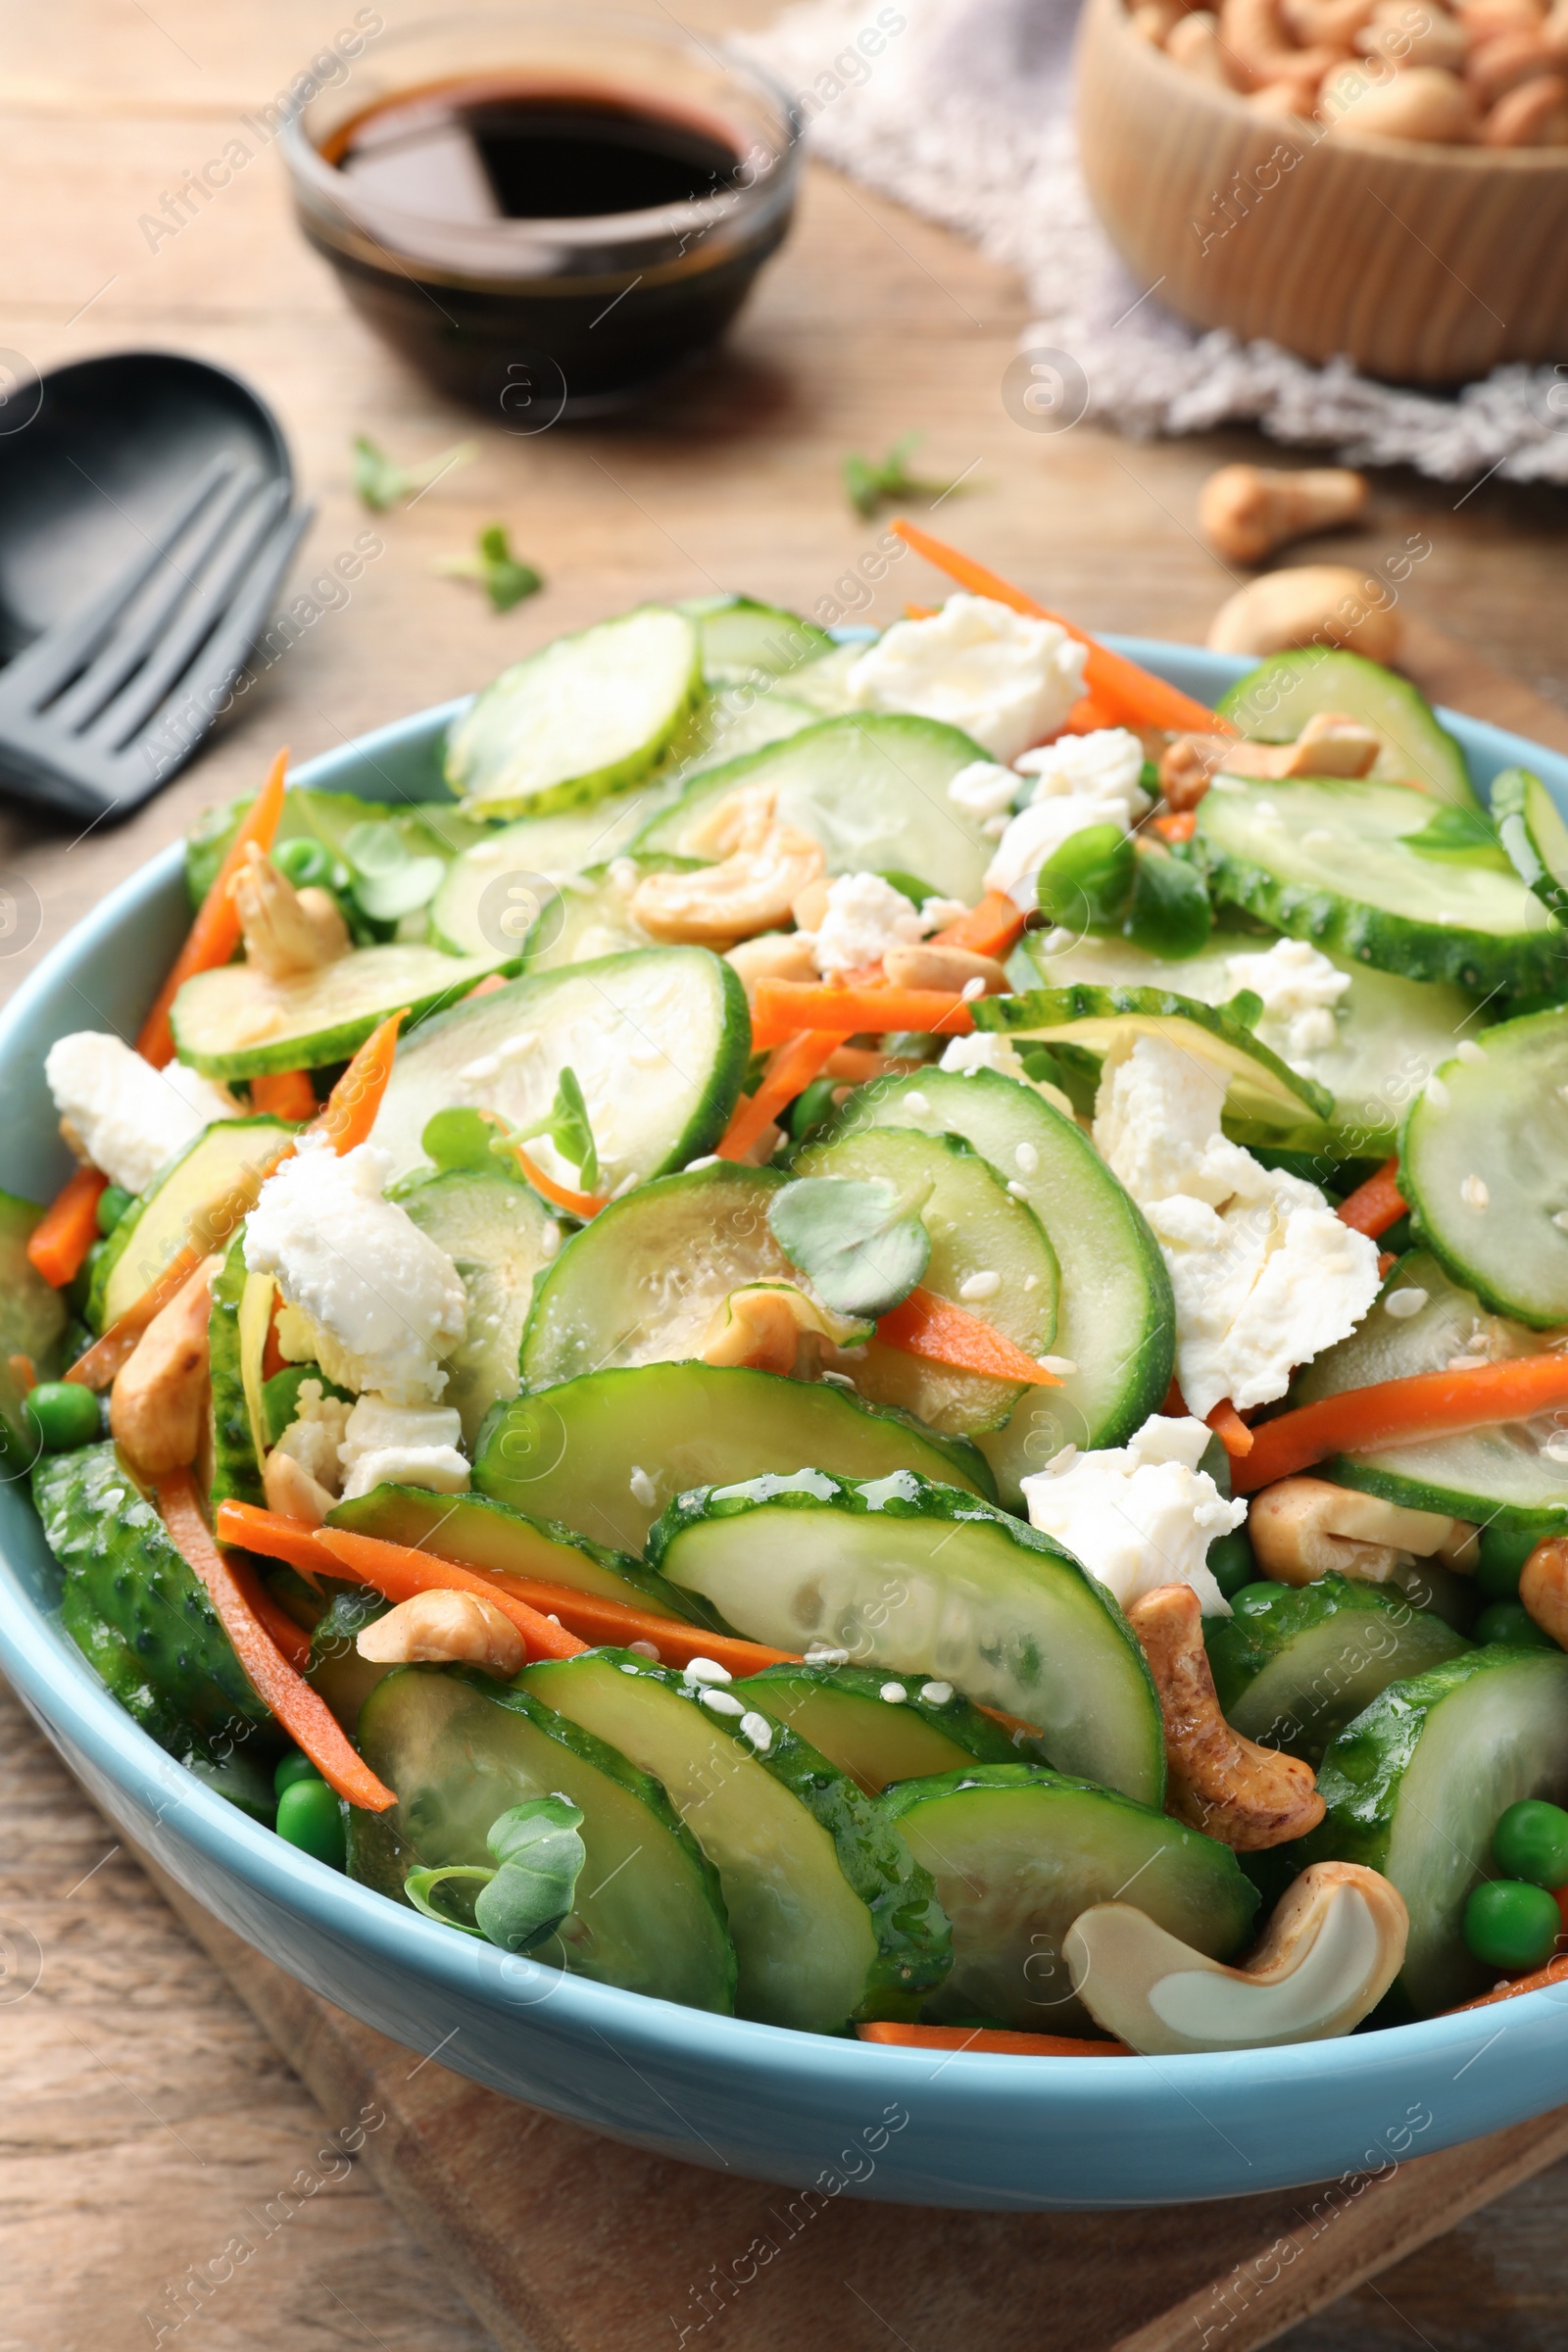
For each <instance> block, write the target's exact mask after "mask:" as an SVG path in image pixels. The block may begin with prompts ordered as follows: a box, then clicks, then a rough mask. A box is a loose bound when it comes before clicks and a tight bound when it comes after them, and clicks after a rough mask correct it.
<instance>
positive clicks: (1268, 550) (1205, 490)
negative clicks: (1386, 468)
mask: <svg viewBox="0 0 1568 2352" xmlns="http://www.w3.org/2000/svg"><path fill="white" fill-rule="evenodd" d="M1367 496H1368V492H1367V479H1366V475H1365V474H1364V473H1355V472H1352V471H1351V469H1350V468H1349V467H1348V466H1307V467H1304V468H1303V469H1302V470H1301V471H1300V472H1298V473H1287V472H1282V471H1281V470H1280V469H1279V468H1278V467H1276V466H1221V467H1220V468H1219V471H1218V472H1217V473H1211V474H1210V475H1209V477H1208V479H1207V481H1206V482H1205V483H1204V484H1203V487H1202V489H1201V491H1200V492H1199V497H1198V519H1199V521H1200V523H1201V525H1202V528H1203V533H1204V536H1205V537H1206V538H1207V540H1208V542H1209V544H1210V546H1212V547H1214V548H1216V549H1217V550H1218V552H1219V553H1220V554H1221V555H1222V556H1224V557H1226V558H1227V559H1228V561H1229V562H1231V563H1232V564H1261V563H1262V562H1263V560H1264V558H1265V557H1267V556H1271V555H1272V554H1273V553H1274V550H1275V549H1276V548H1277V547H1283V546H1284V545H1285V543H1286V541H1287V540H1290V539H1303V538H1306V537H1307V536H1308V535H1309V534H1310V533H1311V532H1313V531H1332V530H1337V529H1339V528H1340V526H1341V525H1342V524H1344V523H1351V522H1359V521H1360V519H1361V517H1362V515H1364V514H1365V513H1366V504H1367Z"/></svg>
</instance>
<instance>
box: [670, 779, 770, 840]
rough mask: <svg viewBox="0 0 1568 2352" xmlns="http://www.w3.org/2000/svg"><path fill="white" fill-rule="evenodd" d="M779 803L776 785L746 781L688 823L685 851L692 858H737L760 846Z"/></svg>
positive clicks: (724, 794)
mask: <svg viewBox="0 0 1568 2352" xmlns="http://www.w3.org/2000/svg"><path fill="white" fill-rule="evenodd" d="M777 805H778V787H777V785H776V784H746V785H742V786H740V787H739V788H738V789H737V790H736V791H734V792H724V793H720V795H719V797H718V799H717V800H716V801H714V802H713V803H712V805H711V808H709V809H707V810H706V811H705V812H703V813H702V814H700V815H699V816H697V817H696V818H695V819H694V821H693V822H692V823H691V824H690V825H688V826H687V828H686V832H685V834H684V836H683V838H682V841H681V849H682V852H683V853H684V855H685V856H686V857H688V858H733V857H734V856H735V855H736V853H737V852H738V851H742V850H757V849H760V847H761V845H762V843H763V841H764V840H765V839H766V837H767V833H768V831H769V829H770V827H771V825H772V822H773V813H774V810H775V809H776V808H777Z"/></svg>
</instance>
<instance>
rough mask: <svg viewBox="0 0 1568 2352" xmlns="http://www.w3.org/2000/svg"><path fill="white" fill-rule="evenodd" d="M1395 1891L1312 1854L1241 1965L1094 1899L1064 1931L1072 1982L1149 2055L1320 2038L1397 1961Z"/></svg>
mask: <svg viewBox="0 0 1568 2352" xmlns="http://www.w3.org/2000/svg"><path fill="white" fill-rule="evenodd" d="M1409 1933H1410V1919H1409V1914H1408V1912H1407V1911H1406V1910H1405V1907H1404V1901H1403V1898H1402V1897H1401V1895H1400V1894H1399V1891H1398V1889H1397V1887H1395V1886H1393V1885H1392V1884H1391V1883H1390V1881H1389V1880H1387V1879H1386V1878H1384V1877H1382V1875H1381V1874H1380V1873H1379V1872H1377V1871H1375V1870H1365V1869H1363V1868H1362V1867H1361V1865H1360V1864H1359V1863H1355V1862H1314V1863H1312V1865H1311V1866H1310V1868H1308V1869H1306V1870H1303V1871H1302V1873H1301V1875H1300V1877H1299V1879H1297V1880H1296V1881H1295V1882H1294V1883H1293V1885H1292V1886H1291V1887H1289V1888H1288V1889H1287V1891H1286V1893H1285V1895H1284V1896H1283V1897H1282V1899H1281V1900H1280V1902H1279V1903H1277V1904H1276V1906H1275V1908H1274V1912H1273V1916H1272V1917H1271V1918H1270V1920H1269V1923H1268V1932H1267V1934H1266V1935H1265V1936H1264V1937H1263V1940H1262V1942H1261V1943H1260V1944H1258V1946H1257V1948H1256V1950H1255V1951H1254V1952H1253V1953H1252V1955H1251V1957H1250V1959H1249V1960H1248V1961H1247V1962H1246V1964H1245V1966H1243V1967H1241V1968H1227V1967H1226V1966H1225V1965H1224V1964H1223V1962H1221V1961H1218V1960H1211V1959H1209V1958H1208V1956H1207V1954H1206V1953H1203V1952H1197V1951H1194V1950H1193V1948H1192V1946H1191V1945H1190V1944H1186V1943H1183V1942H1181V1941H1180V1940H1179V1938H1178V1937H1176V1936H1172V1935H1170V1934H1169V1933H1168V1932H1167V1931H1166V1930H1165V1929H1164V1928H1161V1927H1158V1926H1156V1925H1155V1923H1154V1921H1153V1920H1152V1919H1151V1918H1150V1917H1149V1915H1148V1913H1147V1912H1145V1911H1139V1910H1137V1909H1135V1908H1134V1906H1133V1905H1132V1904H1131V1903H1096V1904H1095V1905H1094V1907H1093V1909H1091V1910H1088V1911H1085V1912H1082V1913H1081V1914H1080V1915H1079V1917H1078V1918H1077V1919H1076V1920H1075V1921H1074V1922H1073V1924H1072V1926H1071V1927H1070V1928H1069V1929H1068V1931H1067V1934H1066V1936H1065V1938H1064V1939H1063V1942H1062V1947H1061V1948H1062V1956H1063V1958H1064V1959H1065V1960H1066V1963H1067V1971H1068V1974H1069V1976H1070V1977H1071V1979H1072V1986H1073V1990H1074V1991H1075V1992H1076V1993H1077V1995H1078V1998H1079V1999H1080V2000H1081V2001H1082V2002H1083V2004H1084V2006H1085V2008H1086V2009H1088V2011H1089V2012H1090V2014H1091V2016H1092V2017H1093V2018H1094V2019H1095V2020H1096V2022H1097V2024H1099V2025H1102V2026H1103V2027H1104V2028H1105V2029H1106V2031H1107V2032H1108V2033H1111V2034H1115V2035H1116V2036H1117V2037H1118V2038H1119V2039H1120V2040H1122V2041H1124V2042H1126V2043H1127V2045H1128V2047H1129V2048H1130V2049H1134V2050H1139V2051H1142V2052H1143V2053H1145V2055H1147V2056H1149V2057H1174V2056H1177V2055H1179V2054H1180V2053H1181V2052H1183V2051H1187V2050H1255V2049H1262V2048H1265V2047H1270V2048H1276V2047H1278V2046H1280V2045H1281V2044H1283V2043H1286V2042H1294V2041H1328V2040H1333V2039H1335V2038H1337V2037H1338V2036H1339V2035H1341V2034H1348V2033H1350V2032H1351V2031H1352V2030H1353V2029H1354V2028H1355V2027H1356V2026H1358V2025H1359V2024H1360V2022H1361V2020H1362V2018H1364V2017H1367V2016H1370V2014H1371V2012H1372V2011H1373V2010H1374V2009H1375V2008H1376V2007H1377V2005H1378V2003H1379V2001H1380V2000H1382V1998H1383V1996H1384V1994H1385V1993H1386V1992H1387V1991H1388V1989H1389V1987H1390V1985H1392V1984H1393V1983H1394V1980H1395V1978H1396V1977H1397V1975H1398V1973H1399V1970H1400V1969H1401V1967H1402V1966H1403V1965H1404V1950H1405V1944H1406V1941H1407V1940H1408V1937H1409Z"/></svg>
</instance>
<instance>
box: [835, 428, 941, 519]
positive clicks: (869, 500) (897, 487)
mask: <svg viewBox="0 0 1568 2352" xmlns="http://www.w3.org/2000/svg"><path fill="white" fill-rule="evenodd" d="M919 438H920V436H919V434H918V433H906V434H905V435H904V436H903V438H902V439H901V440H898V441H895V442H894V444H893V447H892V448H891V449H890V450H889V451H888V454H887V456H886V457H885V458H884V459H883V460H882V463H881V464H880V465H879V466H877V465H873V464H872V463H871V461H870V460H869V459H867V458H862V457H861V456H860V454H859V452H858V450H856V451H852V452H851V454H850V455H849V457H847V458H846V459H845V461H844V490H845V495H846V497H847V498H848V499H849V502H850V504H851V506H852V507H853V508H854V509H855V512H856V513H857V515H864V516H865V518H866V520H867V521H868V522H869V521H870V520H871V519H872V517H873V516H874V515H875V514H876V512H877V510H878V508H880V507H882V506H897V505H898V504H899V503H900V502H901V501H902V500H904V499H908V498H926V497H935V498H940V497H942V496H943V495H945V493H946V492H947V491H949V490H956V488H957V486H958V485H957V483H956V482H927V481H922V480H921V479H920V477H919V476H918V475H917V474H912V473H911V472H910V471H909V457H910V453H911V452H912V451H913V449H914V448H915V446H916V444H917V443H918V441H919Z"/></svg>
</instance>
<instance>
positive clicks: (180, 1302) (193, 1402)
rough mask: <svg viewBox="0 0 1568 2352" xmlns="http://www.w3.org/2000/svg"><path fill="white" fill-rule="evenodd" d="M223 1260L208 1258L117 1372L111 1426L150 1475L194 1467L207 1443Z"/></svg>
mask: <svg viewBox="0 0 1568 2352" xmlns="http://www.w3.org/2000/svg"><path fill="white" fill-rule="evenodd" d="M221 1262H222V1261H221V1259H220V1258H217V1257H209V1258H206V1259H204V1260H203V1262H202V1264H201V1265H199V1266H198V1267H197V1269H196V1271H195V1273H194V1274H192V1275H191V1277H190V1279H189V1281H188V1282H186V1283H184V1284H183V1285H182V1286H181V1288H180V1289H179V1290H177V1291H176V1292H175V1293H174V1296H173V1297H172V1299H170V1301H169V1304H168V1305H167V1306H165V1307H163V1308H161V1309H160V1311H159V1312H158V1313H157V1314H156V1315H154V1317H153V1319H152V1321H151V1322H150V1323H149V1324H148V1326H147V1328H146V1330H145V1331H144V1332H143V1333H142V1335H141V1338H140V1339H139V1340H138V1341H137V1342H136V1345H135V1347H134V1348H133V1349H132V1350H131V1352H130V1354H129V1355H128V1356H127V1357H126V1359H125V1361H124V1362H123V1364H122V1365H121V1367H120V1370H119V1372H118V1373H117V1374H116V1375H115V1385H114V1388H113V1390H112V1391H111V1394H110V1398H109V1426H110V1429H111V1430H112V1431H113V1432H114V1436H115V1441H116V1443H117V1445H118V1446H120V1447H121V1449H122V1451H123V1453H124V1454H125V1455H126V1457H127V1458H128V1459H129V1461H130V1462H131V1463H132V1464H133V1465H134V1467H135V1468H136V1469H137V1470H139V1471H140V1472H141V1473H142V1475H143V1476H144V1477H146V1478H161V1477H162V1476H163V1474H164V1472H165V1471H166V1470H182V1469H184V1468H186V1467H187V1466H188V1465H189V1464H190V1463H191V1462H193V1461H194V1460H195V1459H196V1455H197V1452H198V1450H199V1448H200V1446H201V1442H202V1434H203V1430H204V1428H205V1426H206V1421H207V1398H208V1379H207V1363H208V1353H207V1326H208V1321H209V1318H210V1316H211V1314H212V1308H213V1276H214V1275H215V1274H216V1273H217V1271H218V1269H219V1266H220V1265H221Z"/></svg>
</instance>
